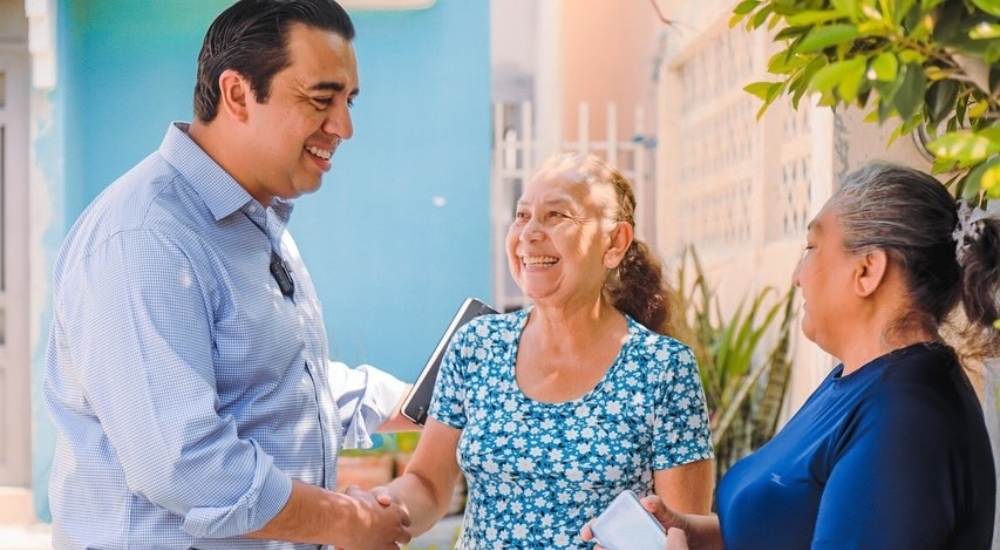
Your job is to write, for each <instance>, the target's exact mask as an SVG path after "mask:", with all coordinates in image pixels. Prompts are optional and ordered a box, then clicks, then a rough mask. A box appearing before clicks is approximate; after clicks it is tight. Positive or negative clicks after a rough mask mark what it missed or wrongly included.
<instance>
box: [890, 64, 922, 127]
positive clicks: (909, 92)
mask: <svg viewBox="0 0 1000 550" xmlns="http://www.w3.org/2000/svg"><path fill="white" fill-rule="evenodd" d="M924 83H925V78H924V69H923V67H921V66H920V65H918V64H916V63H909V64H907V65H906V66H905V67H904V71H903V81H902V83H900V86H899V89H898V90H897V91H896V95H895V96H894V98H893V103H894V105H895V107H896V110H897V111H899V116H901V117H903V118H904V119H908V118H910V117H911V116H913V114H914V113H916V112H917V109H919V108H920V105H921V104H922V103H923V102H924V85H925V84H924Z"/></svg>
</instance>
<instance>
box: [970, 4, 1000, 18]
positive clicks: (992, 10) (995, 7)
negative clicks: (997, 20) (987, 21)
mask: <svg viewBox="0 0 1000 550" xmlns="http://www.w3.org/2000/svg"><path fill="white" fill-rule="evenodd" d="M972 3H973V4H974V5H975V6H976V7H977V8H979V9H981V10H983V11H985V12H986V13H988V14H990V15H992V16H994V17H1000V2H998V1H997V0H972Z"/></svg>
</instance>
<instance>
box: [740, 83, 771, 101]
mask: <svg viewBox="0 0 1000 550" xmlns="http://www.w3.org/2000/svg"><path fill="white" fill-rule="evenodd" d="M771 84H772V83H771V82H754V83H752V84H747V85H746V86H744V87H743V89H744V90H745V91H746V92H748V93H750V94H751V95H753V96H756V97H758V98H760V100H761V101H767V92H768V90H770V89H771Z"/></svg>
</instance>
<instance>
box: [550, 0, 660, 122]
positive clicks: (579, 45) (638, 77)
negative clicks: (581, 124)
mask: <svg viewBox="0 0 1000 550" xmlns="http://www.w3.org/2000/svg"><path fill="white" fill-rule="evenodd" d="M562 12H563V14H562V28H561V34H562V58H563V68H562V99H563V101H562V109H563V112H562V120H563V135H564V136H565V137H566V139H570V140H575V139H576V137H577V135H578V128H577V118H578V117H577V110H578V104H579V102H580V101H587V102H588V103H589V104H590V134H589V135H590V139H592V140H593V139H597V140H600V139H604V137H605V135H606V128H607V121H606V117H605V106H606V105H607V103H608V102H615V103H617V104H618V136H619V139H621V138H623V137H628V136H627V135H626V134H625V132H631V131H632V129H633V123H632V120H633V115H632V112H633V109H634V106H635V105H637V104H640V103H641V104H643V105H645V108H646V119H647V122H646V124H645V128H646V132H647V133H649V132H651V131H652V129H653V127H652V124H651V121H652V120H653V111H654V105H655V85H654V83H653V73H654V70H655V68H656V52H657V37H658V36H659V33H660V31H661V30H663V29H664V25H663V23H662V22H660V20H659V18H658V17H657V15H656V11H655V10H654V8H653V6H652V5H651V4H650V2H649V1H648V0H564V1H563V2H562Z"/></svg>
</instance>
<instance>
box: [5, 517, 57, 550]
mask: <svg viewBox="0 0 1000 550" xmlns="http://www.w3.org/2000/svg"><path fill="white" fill-rule="evenodd" d="M51 541H52V528H51V527H50V526H48V525H45V524H40V523H38V524H34V525H0V550H51V549H52V542H51Z"/></svg>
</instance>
